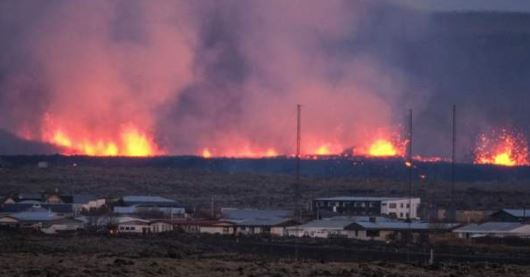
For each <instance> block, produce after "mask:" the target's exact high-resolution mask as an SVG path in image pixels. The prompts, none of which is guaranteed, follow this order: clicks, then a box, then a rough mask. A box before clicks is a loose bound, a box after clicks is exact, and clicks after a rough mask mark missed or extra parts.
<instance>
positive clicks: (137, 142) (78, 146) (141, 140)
mask: <svg viewBox="0 0 530 277" xmlns="http://www.w3.org/2000/svg"><path fill="white" fill-rule="evenodd" d="M118 137H119V138H118V139H114V140H113V139H110V138H100V139H99V138H98V139H91V138H88V137H81V138H79V139H77V137H75V138H76V139H74V136H70V135H68V133H67V132H65V131H63V130H62V129H57V130H55V131H52V132H51V135H48V136H45V140H46V141H48V142H50V143H52V144H55V145H57V146H59V147H61V148H63V149H64V151H63V154H66V155H89V156H131V157H146V156H154V155H161V154H163V151H161V150H160V149H159V147H158V146H157V145H156V143H155V142H154V140H153V139H152V138H151V137H149V136H148V135H146V134H145V133H143V132H141V131H140V130H139V129H137V128H135V127H134V126H128V127H125V128H123V129H122V130H121V131H120V134H119V136H118Z"/></svg>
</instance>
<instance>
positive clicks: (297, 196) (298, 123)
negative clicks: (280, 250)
mask: <svg viewBox="0 0 530 277" xmlns="http://www.w3.org/2000/svg"><path fill="white" fill-rule="evenodd" d="M301 116H302V106H301V105H300V104H298V105H296V181H295V184H294V215H295V216H296V217H298V221H299V223H300V224H301V223H302V212H301V210H300V207H299V205H300V204H299V199H300V145H301V139H302V137H301V131H302V129H301V128H302V118H301ZM297 235H298V234H297ZM298 248H299V246H298V236H295V239H294V259H295V261H298V255H299V254H298V252H299V249H298Z"/></svg>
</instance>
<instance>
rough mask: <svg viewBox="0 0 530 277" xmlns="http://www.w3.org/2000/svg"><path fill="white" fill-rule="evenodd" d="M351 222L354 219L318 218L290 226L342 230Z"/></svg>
mask: <svg viewBox="0 0 530 277" xmlns="http://www.w3.org/2000/svg"><path fill="white" fill-rule="evenodd" d="M353 223H354V221H353V220H351V219H342V220H327V219H319V220H312V221H309V222H307V223H305V224H302V225H299V226H292V227H290V228H323V229H327V228H329V229H341V230H342V229H344V228H346V227H347V226H349V225H351V224H353Z"/></svg>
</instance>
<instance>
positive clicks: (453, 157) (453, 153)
mask: <svg viewBox="0 0 530 277" xmlns="http://www.w3.org/2000/svg"><path fill="white" fill-rule="evenodd" d="M452 125H453V126H452V127H453V128H452V129H453V130H452V146H451V207H449V212H450V214H449V219H450V220H451V221H454V220H455V219H456V210H455V162H456V105H453V117H452Z"/></svg>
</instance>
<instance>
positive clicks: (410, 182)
mask: <svg viewBox="0 0 530 277" xmlns="http://www.w3.org/2000/svg"><path fill="white" fill-rule="evenodd" d="M408 140H409V143H408V146H409V147H408V157H407V167H408V169H409V215H408V217H407V219H408V220H409V221H410V220H411V217H412V167H413V164H412V109H410V110H409V138H408Z"/></svg>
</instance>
